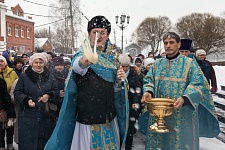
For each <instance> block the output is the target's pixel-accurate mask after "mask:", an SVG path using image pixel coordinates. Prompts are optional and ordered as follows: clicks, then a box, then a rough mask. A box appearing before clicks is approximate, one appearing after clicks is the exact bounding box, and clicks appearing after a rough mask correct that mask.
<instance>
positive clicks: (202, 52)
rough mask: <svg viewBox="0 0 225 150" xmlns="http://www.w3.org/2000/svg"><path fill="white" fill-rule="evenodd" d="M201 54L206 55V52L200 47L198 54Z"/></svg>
mask: <svg viewBox="0 0 225 150" xmlns="http://www.w3.org/2000/svg"><path fill="white" fill-rule="evenodd" d="M199 55H206V52H205V51H204V50H203V49H199V50H197V51H196V56H199Z"/></svg>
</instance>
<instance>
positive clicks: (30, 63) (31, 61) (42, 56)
mask: <svg viewBox="0 0 225 150" xmlns="http://www.w3.org/2000/svg"><path fill="white" fill-rule="evenodd" d="M38 58H39V59H41V60H43V61H44V64H45V65H46V64H47V58H46V57H45V56H44V54H42V53H34V54H33V55H32V56H31V57H30V60H29V65H30V66H32V64H33V62H34V60H35V59H38Z"/></svg>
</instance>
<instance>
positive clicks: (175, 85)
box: [139, 32, 220, 150]
mask: <svg viewBox="0 0 225 150" xmlns="http://www.w3.org/2000/svg"><path fill="white" fill-rule="evenodd" d="M163 42H164V48H165V51H166V57H162V58H160V59H158V60H157V61H156V62H155V63H154V65H152V66H151V68H150V70H149V71H148V73H147V75H146V76H145V77H144V85H143V90H144V91H143V92H144V94H143V97H142V103H146V104H147V106H148V111H149V112H150V113H151V115H149V113H148V112H147V111H146V112H145V113H143V114H142V116H140V118H139V124H140V127H141V129H140V130H141V132H142V133H145V134H146V148H145V149H146V150H150V149H161V150H187V149H190V150H199V137H200V136H204V137H209V138H211V137H215V136H217V135H218V134H219V132H220V130H219V123H218V120H217V118H216V116H215V112H214V111H215V108H214V103H213V100H212V97H211V95H210V90H209V85H208V83H207V80H206V78H205V77H204V75H203V74H202V72H201V70H200V68H199V66H198V64H197V63H196V61H194V60H193V59H191V58H188V57H186V56H183V55H181V54H180V53H179V48H180V46H181V42H180V37H179V35H177V34H176V33H174V32H168V33H166V34H165V35H164V36H163ZM157 98H158V99H157ZM159 99H161V100H162V99H164V100H165V99H170V100H174V101H173V102H172V103H169V105H168V101H167V102H166V103H161V104H159ZM153 101H155V102H153ZM150 104H151V106H149V105H150ZM171 104H172V106H171ZM166 105H168V106H166ZM164 106H166V107H164ZM169 106H170V107H169ZM162 107H163V108H162ZM171 107H172V109H170V108H171ZM172 110H173V111H172ZM171 111H172V112H171ZM162 115H164V117H163V119H162ZM160 117H161V119H160ZM154 125H155V126H154ZM164 125H166V126H168V127H171V128H172V129H171V130H169V131H168V132H160V131H162V130H161V129H162V128H161V126H164ZM149 126H151V127H150V128H149ZM154 127H155V129H154ZM159 127H160V128H159ZM163 129H166V128H163Z"/></svg>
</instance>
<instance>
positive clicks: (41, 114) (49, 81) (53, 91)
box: [14, 53, 59, 150]
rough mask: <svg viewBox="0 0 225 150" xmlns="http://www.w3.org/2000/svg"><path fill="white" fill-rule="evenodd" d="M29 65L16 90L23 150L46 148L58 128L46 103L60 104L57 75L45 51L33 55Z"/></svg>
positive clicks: (19, 132) (41, 149) (19, 133)
mask: <svg viewBox="0 0 225 150" xmlns="http://www.w3.org/2000/svg"><path fill="white" fill-rule="evenodd" d="M29 64H30V66H29V67H28V68H27V70H26V71H25V73H22V74H21V75H20V78H19V80H18V82H17V84H16V87H15V90H14V98H15V100H16V101H17V102H18V103H19V114H18V127H19V128H18V139H19V149H20V150H43V149H44V146H45V144H46V143H47V141H48V139H49V138H50V136H51V134H52V132H53V129H54V127H55V118H53V117H51V116H49V115H46V114H45V111H44V110H45V109H44V108H45V103H46V102H48V101H49V102H51V103H55V104H57V100H58V98H59V90H58V88H57V83H56V80H55V78H54V76H53V75H52V74H51V73H50V72H49V71H48V69H47V68H46V67H45V65H46V64H47V60H46V57H45V56H44V55H43V54H41V53H35V54H34V55H32V56H31V57H30V62H29Z"/></svg>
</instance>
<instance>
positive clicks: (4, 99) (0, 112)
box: [0, 78, 16, 149]
mask: <svg viewBox="0 0 225 150" xmlns="http://www.w3.org/2000/svg"><path fill="white" fill-rule="evenodd" d="M15 116H16V115H15V113H14V110H13V107H12V105H11V99H10V96H9V93H8V92H7V84H6V82H5V80H4V79H2V78H0V149H5V140H4V138H5V129H6V128H7V121H8V120H7V117H9V118H15Z"/></svg>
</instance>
